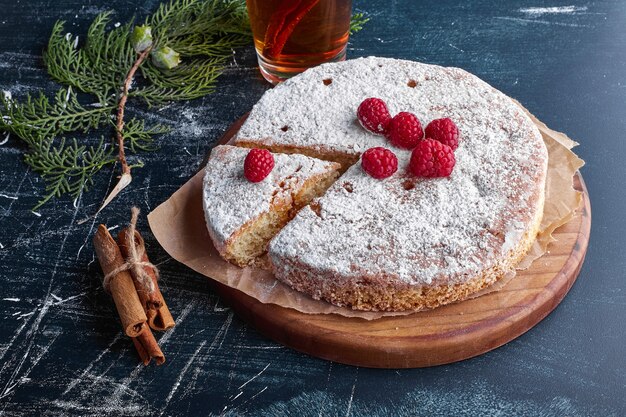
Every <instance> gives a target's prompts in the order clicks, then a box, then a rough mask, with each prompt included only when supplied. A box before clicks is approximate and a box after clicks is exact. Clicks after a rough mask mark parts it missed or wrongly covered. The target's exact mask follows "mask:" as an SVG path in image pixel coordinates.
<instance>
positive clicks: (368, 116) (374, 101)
mask: <svg viewBox="0 0 626 417" xmlns="http://www.w3.org/2000/svg"><path fill="white" fill-rule="evenodd" d="M356 115H357V118H358V119H359V122H360V123H361V126H363V127H364V128H365V129H367V130H369V131H370V132H372V133H376V134H378V135H384V134H385V132H386V131H387V125H388V124H389V121H390V120H391V115H390V114H389V110H388V109H387V105H386V104H385V102H384V101H383V100H381V99H379V98H366V99H365V100H363V102H362V103H361V104H360V105H359V108H358V109H357V111H356Z"/></svg>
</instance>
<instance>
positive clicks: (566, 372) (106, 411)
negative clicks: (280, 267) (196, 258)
mask: <svg viewBox="0 0 626 417" xmlns="http://www.w3.org/2000/svg"><path fill="white" fill-rule="evenodd" d="M157 4H158V2H157V1H156V0H152V1H128V0H108V1H85V0H59V1H51V0H48V1H44V0H37V1H35V0H32V1H25V0H21V1H19V0H18V1H8V0H1V1H0V89H2V90H7V91H10V92H11V93H12V95H13V96H14V97H15V98H18V99H19V98H23V97H24V95H25V94H26V93H27V92H35V91H37V90H40V89H45V90H46V91H48V92H52V91H54V90H56V88H57V86H56V85H55V84H54V83H52V82H50V80H49V79H48V78H47V76H46V74H45V71H44V69H43V67H42V61H41V52H42V48H43V47H44V45H45V43H46V40H47V37H48V35H49V32H50V29H51V27H52V25H53V23H54V21H55V20H56V19H59V18H60V19H64V20H66V21H67V29H68V30H69V31H71V32H72V33H75V34H79V35H81V36H82V35H84V33H85V31H86V28H87V25H88V23H89V22H90V21H91V20H92V19H93V18H94V16H95V15H96V14H97V13H99V12H101V11H104V10H108V9H113V10H116V11H117V13H116V14H115V15H114V20H113V21H114V22H116V21H118V20H119V21H120V22H124V21H126V20H127V19H128V18H129V17H130V16H131V15H134V14H136V15H138V16H144V15H145V14H146V13H148V12H150V11H152V10H154V8H155V6H156V5H157ZM355 6H356V8H358V9H361V10H364V11H367V12H368V13H369V14H370V16H371V18H372V21H371V22H370V23H369V24H367V26H366V27H365V29H364V30H363V31H362V32H360V33H358V34H357V35H355V36H354V37H353V39H352V40H351V43H350V48H349V55H350V56H352V57H357V56H365V55H380V56H390V57H398V58H409V59H415V60H420V61H425V62H430V63H436V64H441V65H454V66H459V67H462V68H465V69H467V70H469V71H471V72H473V73H475V74H477V75H478V76H480V77H481V78H483V79H485V80H486V81H488V82H490V83H491V84H493V85H494V86H495V87H497V88H499V89H501V90H502V91H504V92H505V93H507V94H509V95H511V96H513V97H515V98H517V99H519V100H520V101H521V102H522V103H523V104H525V105H526V106H527V107H528V108H529V109H530V110H531V111H532V112H533V113H535V114H536V115H537V116H538V117H539V118H540V119H542V120H543V121H545V122H546V123H547V124H548V125H549V126H551V127H553V128H555V129H557V130H562V131H565V132H566V133H567V134H569V135H570V136H571V137H572V138H575V139H577V140H578V141H579V142H580V143H581V146H580V147H579V148H578V152H579V154H580V155H581V156H582V157H583V158H584V159H585V160H586V161H587V166H586V167H585V168H584V171H583V173H584V177H585V179H586V181H587V184H588V187H589V190H590V194H591V200H592V206H593V226H592V237H591V245H590V247H589V252H588V255H587V261H586V263H585V265H584V267H583V269H582V272H581V274H580V277H579V279H578V281H577V283H576V284H575V286H574V287H573V289H572V290H571V292H570V294H569V295H568V296H567V298H566V299H565V300H564V301H563V303H562V304H561V305H560V306H559V307H558V308H557V309H556V310H555V311H554V312H553V313H552V314H551V315H550V316H549V317H548V318H546V319H545V320H544V321H542V322H541V323H540V324H539V325H537V326H536V327H535V328H534V329H532V330H531V331H529V332H528V333H527V334H525V335H523V336H522V337H520V338H519V339H517V340H515V341H513V342H511V343H509V344H507V345H506V346H503V347H501V348H499V349H497V350H495V351H492V352H490V353H488V354H485V355H483V356H481V357H478V358H475V359H471V360H467V361H464V362H461V363H457V364H453V365H449V366H441V367H436V368H430V369H415V370H372V369H365V368H355V367H351V366H345V365H340V364H336V363H330V362H327V361H323V360H319V359H315V358H312V357H309V356H305V355H303V354H300V353H297V352H294V351H292V350H290V349H288V348H285V347H282V346H280V345H278V344H276V343H274V342H272V341H271V340H268V339H266V338H265V337H263V336H261V335H259V334H258V333H257V332H256V331H255V330H254V329H252V328H250V327H248V326H247V325H246V324H245V323H244V322H242V321H241V320H240V319H238V318H237V317H236V316H234V315H233V313H232V312H231V310H230V309H229V308H228V306H227V305H224V303H223V302H222V301H221V300H220V299H219V297H217V296H216V294H215V292H214V291H213V289H212V287H211V286H210V284H209V283H208V282H207V280H206V279H205V278H203V277H201V276H199V275H198V274H195V273H193V272H192V271H190V270H188V269H186V268H185V267H183V266H181V265H180V264H178V263H177V262H175V261H173V260H171V259H170V258H169V257H168V256H167V254H166V253H165V252H164V251H163V250H162V249H161V248H160V247H159V246H158V244H157V243H156V242H155V240H154V238H153V237H152V235H151V234H150V233H149V230H148V228H147V225H146V223H145V221H143V222H142V224H140V228H141V230H142V232H143V233H144V234H145V236H146V240H147V242H148V244H149V248H148V250H149V253H150V255H151V257H152V258H153V259H154V260H155V261H156V262H157V263H158V264H159V266H160V268H161V269H162V274H163V282H162V286H163V292H164V293H165V296H166V298H167V300H168V303H169V305H170V308H171V310H172V311H173V313H174V315H175V316H176V318H177V326H176V328H174V329H173V330H171V331H169V332H167V333H165V334H162V335H160V343H161V346H162V348H163V351H164V352H165V354H166V355H167V363H166V364H165V365H164V366H162V367H156V366H150V367H147V368H145V367H143V366H141V365H138V359H137V356H136V354H135V351H134V349H133V348H132V345H131V343H130V341H129V340H128V339H127V338H126V337H124V336H123V335H122V333H121V331H120V325H119V323H118V321H117V319H116V314H115V311H114V307H113V304H112V301H111V299H110V298H109V296H108V295H106V294H105V293H104V292H103V290H102V289H101V287H100V271H99V267H98V264H97V261H94V255H93V250H92V247H91V237H92V235H93V232H94V226H96V225H97V223H99V222H106V223H107V224H108V225H109V226H111V227H114V226H118V225H122V224H123V223H124V222H125V221H127V218H128V208H129V207H130V206H131V205H133V204H136V205H139V206H140V207H141V208H142V209H143V211H144V213H146V212H148V211H149V210H150V209H153V208H154V207H156V206H157V205H158V204H159V203H161V202H162V201H164V200H165V199H167V198H168V196H169V195H170V194H172V193H173V192H174V191H175V190H176V189H177V188H178V187H180V186H181V185H182V184H183V183H184V182H185V181H187V179H188V178H189V177H190V176H191V175H193V174H194V172H195V171H196V170H197V169H198V168H199V167H200V164H201V161H202V159H203V157H204V155H205V154H206V153H207V152H208V151H209V150H210V149H211V147H212V146H213V143H214V142H215V140H216V139H217V138H218V137H219V136H220V135H221V134H222V133H223V132H224V131H225V129H226V128H227V127H228V126H229V124H230V123H232V122H233V121H234V120H236V119H237V118H238V117H239V116H241V115H242V114H244V113H245V112H247V111H248V110H249V109H250V108H251V106H252V105H253V104H254V103H255V102H256V101H257V100H258V98H259V97H260V96H261V94H262V93H263V92H264V91H265V90H266V89H267V88H268V84H266V83H264V82H263V81H262V80H261V79H260V77H259V75H258V71H257V69H256V67H255V58H254V52H253V50H252V48H251V47H249V48H244V49H243V50H240V51H238V52H237V53H236V54H235V55H234V59H233V61H232V64H231V66H230V67H229V68H228V70H227V71H226V72H225V74H224V75H223V76H222V77H221V78H220V80H219V88H218V90H217V92H216V93H215V94H213V95H211V96H208V97H205V98H204V99H201V100H196V101H194V102H190V103H184V104H176V105H172V106H169V107H167V108H165V109H163V110H161V111H156V112H155V111H153V112H151V113H150V114H151V116H150V117H151V120H154V121H161V122H165V123H169V124H172V125H174V126H175V127H176V128H175V130H174V131H173V132H172V133H171V134H168V135H166V136H164V137H162V138H160V139H159V143H160V145H161V147H162V148H161V151H160V152H159V153H156V154H150V155H143V156H142V159H143V160H144V161H145V163H146V167H145V168H143V169H141V170H136V171H135V182H133V184H132V186H131V187H130V188H129V189H127V191H125V192H124V193H123V194H122V196H121V198H119V199H118V200H117V201H115V203H114V204H112V205H111V206H109V207H108V208H107V209H106V210H104V212H103V213H101V214H100V215H99V216H98V218H97V219H95V220H90V221H88V222H86V223H83V224H78V221H79V220H81V219H84V218H86V217H88V216H89V215H91V214H93V213H94V212H95V211H96V209H97V207H98V205H99V204H100V203H101V201H102V199H103V197H104V195H105V190H106V189H107V187H108V186H110V184H111V181H112V179H113V175H114V173H113V172H111V171H107V172H104V173H102V175H101V176H100V177H99V179H98V181H97V185H96V187H95V189H94V191H92V192H90V193H88V194H85V195H83V196H81V197H80V198H79V199H78V200H77V201H76V202H72V201H71V200H70V199H61V200H58V201H55V202H52V203H51V204H48V205H46V206H44V207H43V208H42V209H41V210H40V211H39V213H38V214H39V215H37V214H34V213H32V212H31V211H30V208H31V207H32V206H34V204H35V203H36V202H37V200H38V196H39V195H41V192H42V186H43V185H42V183H41V181H39V180H38V178H37V175H35V174H33V173H32V172H29V171H28V170H27V168H26V166H25V165H24V164H23V162H22V156H21V154H22V152H23V151H24V147H23V146H22V145H21V144H20V142H19V140H18V139H16V138H14V137H11V138H9V139H8V141H6V143H5V142H4V134H2V135H0V143H2V145H1V146H0V319H1V321H0V416H5V415H6V416H20V415H85V416H86V415H94V416H102V415H167V416H169V415H172V416H178V415H186V414H191V415H207V414H210V415H220V414H224V415H262V416H280V415H294V416H309V415H311V416H313V415H331V416H335V415H337V416H340V415H341V416H349V415H352V416H357V415H384V414H388V415H394V416H409V415H422V416H438V415H441V416H450V415H455V416H478V415H489V416H496V415H502V416H510V415H538V416H624V415H626V398H625V397H626V396H625V395H624V394H625V393H626V359H625V358H626V333H625V324H624V323H626V291H624V287H625V284H624V282H625V273H624V271H625V266H626V256H625V252H624V246H625V245H626V237H624V236H625V235H624V232H625V231H626V216H624V213H625V212H626V197H625V195H624V191H623V189H624V182H623V181H624V178H625V177H626V163H624V161H623V158H626V152H625V146H626V145H625V141H624V133H625V131H626V30H625V29H624V28H625V27H626V4H625V3H624V2H623V1H621V0H614V1H596V2H586V1H581V0H568V1H566V2H561V1H557V0H554V1H544V0H536V1H498V2H494V1H489V0H482V1H467V0H447V1H437V2H436V1H431V2H426V1H424V2H415V1H410V0H404V1H400V0H397V1H386V0H371V1H366V0H361V1H358V0H355ZM546 7H548V8H549V9H536V8H546ZM533 8H535V9H533ZM555 8H556V9H555ZM131 111H135V112H139V113H142V114H146V113H145V112H146V109H144V108H142V107H136V106H133V107H132V110H131Z"/></svg>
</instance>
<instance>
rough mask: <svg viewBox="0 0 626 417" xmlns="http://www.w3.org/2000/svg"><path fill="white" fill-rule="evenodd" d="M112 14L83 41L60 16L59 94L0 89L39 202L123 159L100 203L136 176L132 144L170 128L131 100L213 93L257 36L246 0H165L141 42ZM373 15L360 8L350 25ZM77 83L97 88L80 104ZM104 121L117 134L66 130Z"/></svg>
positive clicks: (51, 61)
mask: <svg viewBox="0 0 626 417" xmlns="http://www.w3.org/2000/svg"><path fill="white" fill-rule="evenodd" d="M111 15H112V13H111V12H104V13H101V14H99V15H98V16H97V17H96V18H95V19H94V21H93V22H92V24H91V25H90V27H89V30H88V32H87V36H86V37H85V39H84V41H83V40H82V39H81V38H80V37H78V36H74V35H72V34H70V33H66V31H65V26H64V22H63V21H58V22H57V23H56V24H55V25H54V27H53V28H52V33H51V35H50V39H49V41H48V46H47V48H46V50H45V52H44V63H45V65H46V69H47V71H48V73H49V75H50V76H51V77H52V78H53V79H54V80H56V81H57V82H59V83H61V84H63V85H64V86H65V87H64V88H61V89H60V90H59V91H58V92H57V93H56V95H55V96H54V97H53V98H52V99H49V98H48V97H46V96H45V95H44V94H43V93H40V94H38V95H35V96H31V95H27V96H26V97H25V99H24V100H23V102H21V103H20V102H18V101H14V100H11V99H10V98H7V97H2V96H1V95H0V131H7V132H10V133H12V134H13V135H14V136H17V137H19V138H21V139H22V140H23V141H24V142H25V143H26V144H27V145H28V152H27V154H26V156H25V161H26V163H27V164H28V165H29V166H30V167H31V168H32V169H33V170H34V171H35V172H37V173H39V174H40V175H41V177H42V178H43V179H44V180H45V182H46V192H45V194H44V196H43V197H42V199H41V200H40V201H39V203H38V204H37V206H36V207H35V208H38V207H40V206H41V205H43V204H45V203H46V202H48V201H49V200H50V199H51V198H53V197H60V196H62V195H64V194H69V195H71V196H73V197H74V198H76V197H77V196H79V195H80V194H81V193H82V192H84V191H87V190H88V189H89V188H90V187H91V186H92V185H93V181H94V176H95V174H96V173H97V172H98V171H100V170H101V169H102V168H104V167H106V166H110V165H114V164H116V162H117V163H119V164H118V165H119V166H120V169H121V171H122V175H121V177H120V181H119V183H118V184H117V186H116V187H115V188H114V189H113V190H112V191H111V193H110V194H109V196H108V197H107V199H106V200H105V202H104V204H103V206H102V207H104V206H105V205H106V204H108V203H109V202H110V201H111V200H112V199H113V198H114V197H115V196H116V195H117V194H118V193H119V192H120V191H121V190H122V189H123V188H124V187H126V186H128V184H130V182H131V179H132V177H131V174H130V171H131V168H133V167H136V166H141V165H142V164H141V163H138V164H136V165H129V164H128V162H127V161H126V155H125V154H126V149H128V150H129V151H130V152H132V153H138V152H148V151H154V150H156V149H157V146H156V145H155V137H156V136H157V135H160V134H163V133H166V132H168V131H169V130H170V128H169V127H168V126H163V125H156V126H148V125H147V124H146V122H145V120H142V119H139V118H131V119H130V120H129V121H128V122H126V121H125V120H124V114H125V112H124V110H125V107H126V104H127V102H131V103H132V101H133V100H141V101H143V102H145V103H147V104H148V105H149V106H155V105H163V104H165V103H168V102H171V101H181V100H191V99H194V98H198V97H201V96H204V95H206V94H210V93H212V92H213V91H214V90H215V84H216V81H217V78H218V77H219V75H220V74H221V73H222V71H223V70H224V67H225V66H226V65H227V63H228V60H229V59H230V58H231V57H232V54H233V50H234V49H235V48H238V47H241V46H244V45H249V44H250V41H251V31H250V26H249V22H248V16H247V12H246V4H245V0H171V1H169V2H167V3H163V4H161V5H160V6H159V8H158V9H157V10H156V11H155V12H154V13H153V14H152V15H151V16H148V17H147V18H146V19H145V23H144V25H146V27H149V28H150V29H151V38H150V43H149V45H148V46H147V47H146V48H145V49H143V50H137V51H136V50H135V47H136V46H137V45H136V44H133V40H132V39H131V34H134V33H133V30H136V29H137V27H136V26H134V22H133V20H131V21H130V22H128V23H127V24H124V25H117V26H118V27H111ZM368 20H369V18H366V17H365V16H364V15H363V14H362V13H356V14H355V15H354V16H353V19H352V22H351V25H350V30H351V33H353V32H356V31H358V30H360V29H361V28H362V26H363V24H364V23H365V22H367V21H368ZM133 28H134V29H133ZM162 48H166V50H168V51H169V52H170V55H167V54H165V59H163V56H164V54H161V55H160V56H159V52H163V51H164V49H162ZM172 56H173V57H174V58H172ZM179 61H180V64H179ZM163 67H166V68H165V69H164V68H163ZM75 91H76V92H81V93H85V94H86V95H91V96H93V98H91V99H89V98H88V97H85V98H84V100H85V102H87V103H91V104H81V102H80V101H79V97H78V95H77V94H76V93H75ZM81 99H83V97H81ZM87 100H89V101H87ZM128 100H130V101H128ZM105 126H110V127H112V131H113V133H114V135H115V141H111V140H105V139H101V140H100V142H99V143H97V144H96V145H92V146H87V145H85V144H79V142H78V141H77V139H75V138H73V139H68V140H66V139H59V138H63V137H65V136H66V135H68V134H71V133H73V132H82V133H84V134H87V135H86V136H90V135H91V136H93V131H94V130H96V129H100V130H101V129H102V128H103V127H105ZM109 135H110V133H109V134H107V135H106V136H109ZM98 136H100V135H98ZM92 143H93V142H92ZM116 148H117V149H116ZM116 150H117V156H116V155H115V151H116ZM102 207H101V209H102Z"/></svg>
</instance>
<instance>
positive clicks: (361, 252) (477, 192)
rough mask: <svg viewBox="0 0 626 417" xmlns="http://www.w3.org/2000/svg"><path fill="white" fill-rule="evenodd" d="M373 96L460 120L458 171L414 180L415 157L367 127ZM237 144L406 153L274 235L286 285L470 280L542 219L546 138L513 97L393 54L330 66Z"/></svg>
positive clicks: (269, 100) (267, 103) (258, 110)
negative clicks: (392, 166) (365, 108)
mask: <svg viewBox="0 0 626 417" xmlns="http://www.w3.org/2000/svg"><path fill="white" fill-rule="evenodd" d="M328 79H330V80H332V83H330V84H328V85H326V84H327V83H324V82H323V81H324V80H328ZM367 97H379V98H382V99H383V100H385V101H386V103H387V104H388V106H389V110H390V112H391V113H392V115H393V114H396V113H398V112H400V111H409V112H412V113H415V114H416V115H417V116H418V118H419V119H420V120H421V121H422V124H423V125H426V124H427V123H428V122H429V121H431V120H433V119H437V118H442V117H449V118H451V119H452V120H453V121H454V122H455V123H456V124H457V126H458V127H459V131H460V139H459V148H458V149H457V150H456V152H455V156H456V159H457V164H456V167H455V169H454V172H453V173H452V175H451V176H450V177H448V178H438V179H421V178H415V177H413V176H412V175H410V174H408V173H407V166H408V159H409V156H410V151H405V150H401V149H398V148H394V147H391V146H390V145H389V144H388V142H387V141H386V139H385V138H383V137H381V136H376V135H373V134H371V133H369V132H367V131H365V130H364V129H363V128H362V127H361V126H360V125H359V124H358V121H357V119H356V117H355V112H356V109H357V107H358V105H359V103H360V102H361V101H362V100H363V99H365V98H367ZM237 138H238V141H246V140H250V139H253V140H255V142H256V143H259V144H260V145H262V146H268V147H272V146H292V147H296V148H302V149H327V150H331V151H334V152H342V153H347V154H353V155H360V153H361V152H362V151H364V150H366V149H368V148H370V147H373V146H385V147H388V148H390V149H392V150H393V151H394V152H395V153H396V155H397V156H398V160H399V163H398V167H399V169H398V172H397V173H396V174H394V175H393V176H392V177H390V178H388V179H386V180H376V179H373V178H371V177H369V176H367V175H366V174H365V173H364V172H363V171H362V169H361V167H360V164H356V165H354V166H352V167H351V168H350V169H349V170H348V171H347V172H346V173H345V174H344V175H343V176H342V177H341V178H340V179H339V180H338V181H337V182H336V183H335V184H334V185H333V186H332V187H331V188H330V189H329V190H328V192H327V193H326V195H324V196H323V197H321V198H320V199H318V200H317V202H316V203H314V205H313V208H310V207H306V208H304V209H303V210H301V211H300V213H299V214H298V215H297V216H296V218H295V219H294V220H292V221H291V222H290V223H289V224H288V225H287V226H286V227H285V228H284V229H283V230H282V231H281V232H280V233H279V234H278V235H277V236H276V237H275V238H274V239H273V240H272V242H271V244H270V251H269V253H270V256H271V258H272V262H273V265H274V268H275V272H276V275H277V277H278V278H280V279H284V280H286V281H289V278H288V277H289V275H290V273H291V272H292V271H291V269H292V268H296V269H298V270H299V271H300V272H302V271H303V270H306V271H308V272H310V274H311V280H315V279H316V278H315V276H319V277H320V279H323V278H321V277H328V276H332V277H333V278H334V279H337V280H341V279H353V278H354V279H360V278H363V279H365V280H366V281H367V280H368V279H369V278H371V279H378V280H384V281H386V282H392V281H394V280H395V281H397V282H401V283H405V284H408V285H428V284H432V283H444V284H445V283H462V282H465V281H466V280H468V279H470V278H472V277H475V276H476V275H477V274H478V275H479V274H480V273H481V271H483V270H485V269H488V268H490V267H491V266H492V265H494V264H495V263H496V262H497V260H498V259H499V258H501V257H502V256H506V255H507V252H508V250H509V249H510V248H514V247H516V246H517V244H518V243H519V241H520V239H521V238H522V236H523V234H524V232H525V231H527V229H528V227H529V226H530V225H531V224H532V223H533V221H534V220H535V219H536V218H537V216H540V215H541V213H540V211H541V210H542V204H543V200H542V198H543V192H542V191H543V184H544V181H545V173H546V169H547V168H546V167H547V151H546V149H545V145H544V144H543V141H542V139H541V136H540V133H539V131H538V130H537V128H536V127H535V126H534V125H533V123H532V122H531V121H530V119H529V118H528V117H527V116H526V115H525V114H523V112H522V111H521V110H520V108H519V107H518V106H517V105H516V104H515V103H514V102H513V101H512V100H510V99H509V98H508V97H506V96H505V95H503V94H502V93H500V92H498V91H497V90H495V89H493V88H492V87H490V86H489V85H487V84H486V83H484V82H482V81H481V80H479V79H478V78H476V77H475V76H473V75H471V74H469V73H467V72H465V71H463V70H460V69H456V68H442V67H437V66H431V65H425V64H419V63H415V62H410V61H399V60H392V59H384V58H366V59H358V60H352V61H346V62H344V63H336V64H329V65H322V66H320V67H318V68H315V69H312V70H309V71H307V72H306V73H304V74H302V75H301V76H299V77H296V78H294V79H292V80H289V81H287V82H285V83H283V84H281V85H279V86H278V87H276V88H274V89H273V90H271V91H269V92H267V93H266V94H265V95H264V96H263V98H262V99H261V100H260V101H259V103H258V104H257V105H256V106H255V107H254V109H253V111H252V112H251V114H250V117H249V119H248V120H247V122H246V123H245V124H244V126H243V127H242V129H241V130H240V132H239V134H238V136H237ZM314 296H315V295H314Z"/></svg>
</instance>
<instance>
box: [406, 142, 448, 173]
mask: <svg viewBox="0 0 626 417" xmlns="http://www.w3.org/2000/svg"><path fill="white" fill-rule="evenodd" d="M455 163H456V160H455V159H454V151H453V150H452V148H451V147H449V146H448V145H444V144H443V143H441V142H439V141H436V140H434V139H425V140H423V141H420V143H418V144H417V146H416V147H415V149H413V152H412V153H411V161H410V162H409V170H410V171H411V172H412V173H413V174H414V175H417V176H418V177H447V176H449V175H450V174H451V173H452V169H453V168H454V164H455Z"/></svg>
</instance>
